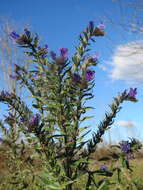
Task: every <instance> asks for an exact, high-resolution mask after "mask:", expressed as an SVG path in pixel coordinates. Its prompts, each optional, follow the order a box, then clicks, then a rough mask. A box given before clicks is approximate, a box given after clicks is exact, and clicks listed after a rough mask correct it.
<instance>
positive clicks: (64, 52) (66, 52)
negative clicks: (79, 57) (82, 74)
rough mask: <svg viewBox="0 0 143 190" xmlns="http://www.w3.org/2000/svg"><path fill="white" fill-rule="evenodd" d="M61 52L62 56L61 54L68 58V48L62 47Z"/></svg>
mask: <svg viewBox="0 0 143 190" xmlns="http://www.w3.org/2000/svg"><path fill="white" fill-rule="evenodd" d="M60 53H61V55H60V56H61V57H62V58H63V59H66V58H67V56H68V49H67V48H60Z"/></svg>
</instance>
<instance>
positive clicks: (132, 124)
mask: <svg viewBox="0 0 143 190" xmlns="http://www.w3.org/2000/svg"><path fill="white" fill-rule="evenodd" d="M116 125H119V126H122V127H135V126H136V125H137V124H136V123H135V122H134V121H117V122H116Z"/></svg>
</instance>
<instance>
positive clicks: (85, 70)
mask: <svg viewBox="0 0 143 190" xmlns="http://www.w3.org/2000/svg"><path fill="white" fill-rule="evenodd" d="M103 29H104V25H103V24H102V25H98V26H95V25H94V23H93V22H90V23H89V25H88V27H87V28H86V30H85V31H84V32H83V33H82V35H80V38H79V40H80V43H79V45H78V46H77V47H76V50H77V51H76V52H75V54H74V55H73V57H72V61H70V60H69V59H68V49H67V48H60V49H59V52H60V55H59V56H57V54H56V53H55V52H53V51H50V52H49V48H48V46H47V45H45V46H44V47H40V46H39V38H38V36H37V35H33V34H31V32H30V31H29V30H28V29H25V30H24V34H22V35H19V34H17V33H16V32H15V31H13V32H12V33H11V34H10V37H11V38H12V39H13V40H14V41H15V42H16V43H17V44H18V45H19V46H20V47H22V48H25V49H26V50H25V53H26V54H27V55H28V56H29V57H31V62H33V63H34V65H32V66H31V68H30V69H29V70H26V69H25V67H20V66H18V65H15V75H16V78H17V80H18V81H19V82H20V84H21V86H22V87H23V86H24V87H25V88H27V89H28V90H29V92H30V93H31V95H32V97H33V98H34V101H33V102H32V106H33V108H35V109H36V110H37V112H36V114H34V113H33V112H32V111H31V110H30V109H28V107H27V106H26V105H25V103H24V102H23V101H22V100H21V99H20V98H19V97H17V96H16V95H13V94H10V93H7V92H5V91H4V92H2V93H1V95H0V101H2V102H4V103H7V104H8V105H11V106H12V107H13V108H14V109H15V110H16V112H17V113H18V114H19V115H18V117H17V118H16V120H17V123H18V125H19V127H20V130H21V131H22V132H23V133H24V134H25V135H26V137H28V138H27V140H28V141H30V142H33V144H34V149H35V150H36V151H37V152H38V153H39V154H40V155H43V156H44V158H45V160H46V162H47V164H46V167H47V169H48V171H49V172H52V173H53V176H55V177H56V179H57V181H58V182H59V184H60V185H61V188H63V189H66V190H72V189H73V187H74V183H75V181H77V180H78V178H79V177H80V176H81V175H85V174H88V179H87V183H86V189H89V188H90V185H91V183H92V181H93V180H94V179H93V176H92V175H93V174H94V172H91V171H90V169H89V159H90V155H91V153H92V152H93V151H95V149H96V146H97V144H98V143H99V142H100V141H101V137H102V136H103V135H104V133H105V131H106V130H107V129H108V128H109V126H110V125H112V124H113V121H114V120H113V119H114V118H115V116H116V114H117V113H118V112H119V111H120V109H121V107H120V104H121V103H122V102H123V101H137V100H136V97H135V95H136V90H135V89H131V90H130V92H129V93H127V91H124V92H123V93H122V94H120V95H119V96H118V97H117V98H114V102H113V103H112V105H111V106H110V107H111V113H109V114H106V115H105V119H104V120H103V122H101V123H100V124H99V129H98V131H97V132H96V133H94V134H93V137H92V139H90V140H88V141H85V140H84V137H85V136H86V135H87V134H88V133H89V132H90V130H89V131H88V132H86V133H84V134H83V133H81V132H80V131H84V130H85V129H87V127H86V126H85V127H83V128H80V124H81V123H82V122H83V121H85V120H86V119H89V118H91V117H87V116H84V115H83V114H85V113H86V111H87V110H89V109H92V107H90V106H85V103H86V101H87V100H90V99H92V98H93V97H94V95H93V93H92V89H93V87H94V85H95V83H94V77H95V71H94V70H93V69H91V68H90V66H96V65H97V62H98V60H97V57H96V56H93V57H92V56H86V55H85V54H86V52H87V51H88V49H87V47H88V45H89V41H90V40H92V41H95V39H94V37H98V36H104V31H103ZM33 135H34V137H33ZM85 145H87V147H85Z"/></svg>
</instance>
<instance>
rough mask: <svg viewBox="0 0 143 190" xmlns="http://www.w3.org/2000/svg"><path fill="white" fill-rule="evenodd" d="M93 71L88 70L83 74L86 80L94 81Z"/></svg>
mask: <svg viewBox="0 0 143 190" xmlns="http://www.w3.org/2000/svg"><path fill="white" fill-rule="evenodd" d="M94 75H95V71H92V70H90V69H88V70H87V71H86V74H85V78H86V80H88V81H90V80H93V79H94Z"/></svg>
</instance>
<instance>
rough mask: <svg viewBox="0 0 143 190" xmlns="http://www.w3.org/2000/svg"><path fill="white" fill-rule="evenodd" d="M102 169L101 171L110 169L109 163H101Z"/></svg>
mask: <svg viewBox="0 0 143 190" xmlns="http://www.w3.org/2000/svg"><path fill="white" fill-rule="evenodd" d="M100 170H101V171H107V170H108V167H107V165H106V164H103V165H101V166H100Z"/></svg>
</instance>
